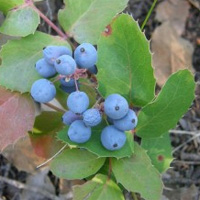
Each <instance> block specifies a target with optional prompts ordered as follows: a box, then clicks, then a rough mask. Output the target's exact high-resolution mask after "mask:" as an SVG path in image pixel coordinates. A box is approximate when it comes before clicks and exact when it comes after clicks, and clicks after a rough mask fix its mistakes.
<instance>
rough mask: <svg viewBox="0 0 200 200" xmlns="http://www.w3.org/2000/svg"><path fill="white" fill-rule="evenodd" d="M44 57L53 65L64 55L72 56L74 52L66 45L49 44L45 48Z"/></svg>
mask: <svg viewBox="0 0 200 200" xmlns="http://www.w3.org/2000/svg"><path fill="white" fill-rule="evenodd" d="M43 55H44V59H45V60H46V61H47V62H48V63H49V64H51V65H53V64H54V62H55V60H56V59H57V58H58V57H60V56H62V55H69V56H72V52H71V50H70V49H69V48H67V47H65V46H47V47H45V48H44V49H43Z"/></svg>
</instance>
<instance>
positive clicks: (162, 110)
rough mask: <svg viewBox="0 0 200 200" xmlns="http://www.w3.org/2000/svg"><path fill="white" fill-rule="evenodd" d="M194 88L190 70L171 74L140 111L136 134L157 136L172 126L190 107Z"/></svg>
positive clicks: (143, 136) (145, 136)
mask: <svg viewBox="0 0 200 200" xmlns="http://www.w3.org/2000/svg"><path fill="white" fill-rule="evenodd" d="M194 89H195V82H194V77H193V75H192V74H191V72H190V71H188V70H180V71H178V72H176V73H174V74H173V75H171V76H170V77H169V79H168V80H167V82H166V84H165V85H164V86H163V88H162V90H161V92H160V93H159V95H158V97H157V98H156V99H155V100H154V101H152V102H151V103H149V104H148V105H146V106H145V107H144V108H142V110H141V111H140V113H139V116H138V126H137V128H136V132H137V135H138V136H140V137H142V138H153V137H159V136H161V135H162V134H163V133H164V132H166V131H168V130H169V129H171V128H174V127H175V125H176V123H177V122H178V120H179V119H180V118H181V117H182V116H183V115H184V113H185V112H187V110H188V108H189V107H190V105H191V103H192V101H193V99H194Z"/></svg>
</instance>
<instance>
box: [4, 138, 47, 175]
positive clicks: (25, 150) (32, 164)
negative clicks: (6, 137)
mask: <svg viewBox="0 0 200 200" xmlns="http://www.w3.org/2000/svg"><path fill="white" fill-rule="evenodd" d="M2 153H3V155H4V156H5V157H6V158H7V159H8V160H9V161H10V162H11V163H12V164H13V165H15V166H16V167H17V168H18V169H19V170H23V171H26V172H29V173H33V172H35V171H36V167H37V166H38V165H39V164H41V163H43V162H44V160H45V159H44V158H41V157H38V156H37V155H36V154H35V152H34V150H33V147H32V145H31V142H30V139H29V137H28V136H26V137H24V138H20V139H19V140H18V141H17V142H16V143H15V144H14V145H13V144H12V145H9V146H8V147H6V148H5V149H4V151H3V152H2Z"/></svg>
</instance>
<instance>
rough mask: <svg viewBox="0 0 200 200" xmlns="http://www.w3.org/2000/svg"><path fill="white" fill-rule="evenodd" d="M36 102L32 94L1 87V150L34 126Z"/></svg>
mask: <svg viewBox="0 0 200 200" xmlns="http://www.w3.org/2000/svg"><path fill="white" fill-rule="evenodd" d="M34 118H35V109H34V104H33V101H32V99H31V97H30V96H28V95H27V94H24V95H21V94H20V93H17V92H10V91H8V90H5V89H4V88H2V87H0V130H1V131H0V151H1V150H2V149H3V148H5V147H6V146H7V145H8V144H11V143H14V142H15V141H16V140H18V139H19V138H21V137H23V136H25V135H26V133H27V131H29V130H31V129H32V127H33V123H34Z"/></svg>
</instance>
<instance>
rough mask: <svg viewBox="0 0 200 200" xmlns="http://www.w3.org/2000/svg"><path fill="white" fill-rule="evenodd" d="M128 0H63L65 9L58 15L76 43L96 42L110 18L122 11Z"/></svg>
mask: <svg viewBox="0 0 200 200" xmlns="http://www.w3.org/2000/svg"><path fill="white" fill-rule="evenodd" d="M127 3H128V0H109V1H107V0H84V1H83V0H65V5H66V7H65V9H63V10H61V11H60V12H59V15H58V19H59V22H60V24H61V26H62V27H63V29H64V30H65V31H66V32H67V34H68V35H70V36H71V37H74V38H75V40H76V41H77V42H78V43H83V42H90V43H92V44H96V43H97V41H98V39H99V36H100V34H101V32H102V31H103V30H104V29H105V27H106V26H107V25H108V24H109V23H110V21H111V20H112V18H113V17H114V16H115V15H116V14H118V13H119V12H121V11H123V10H124V8H125V7H126V5H127Z"/></svg>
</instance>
